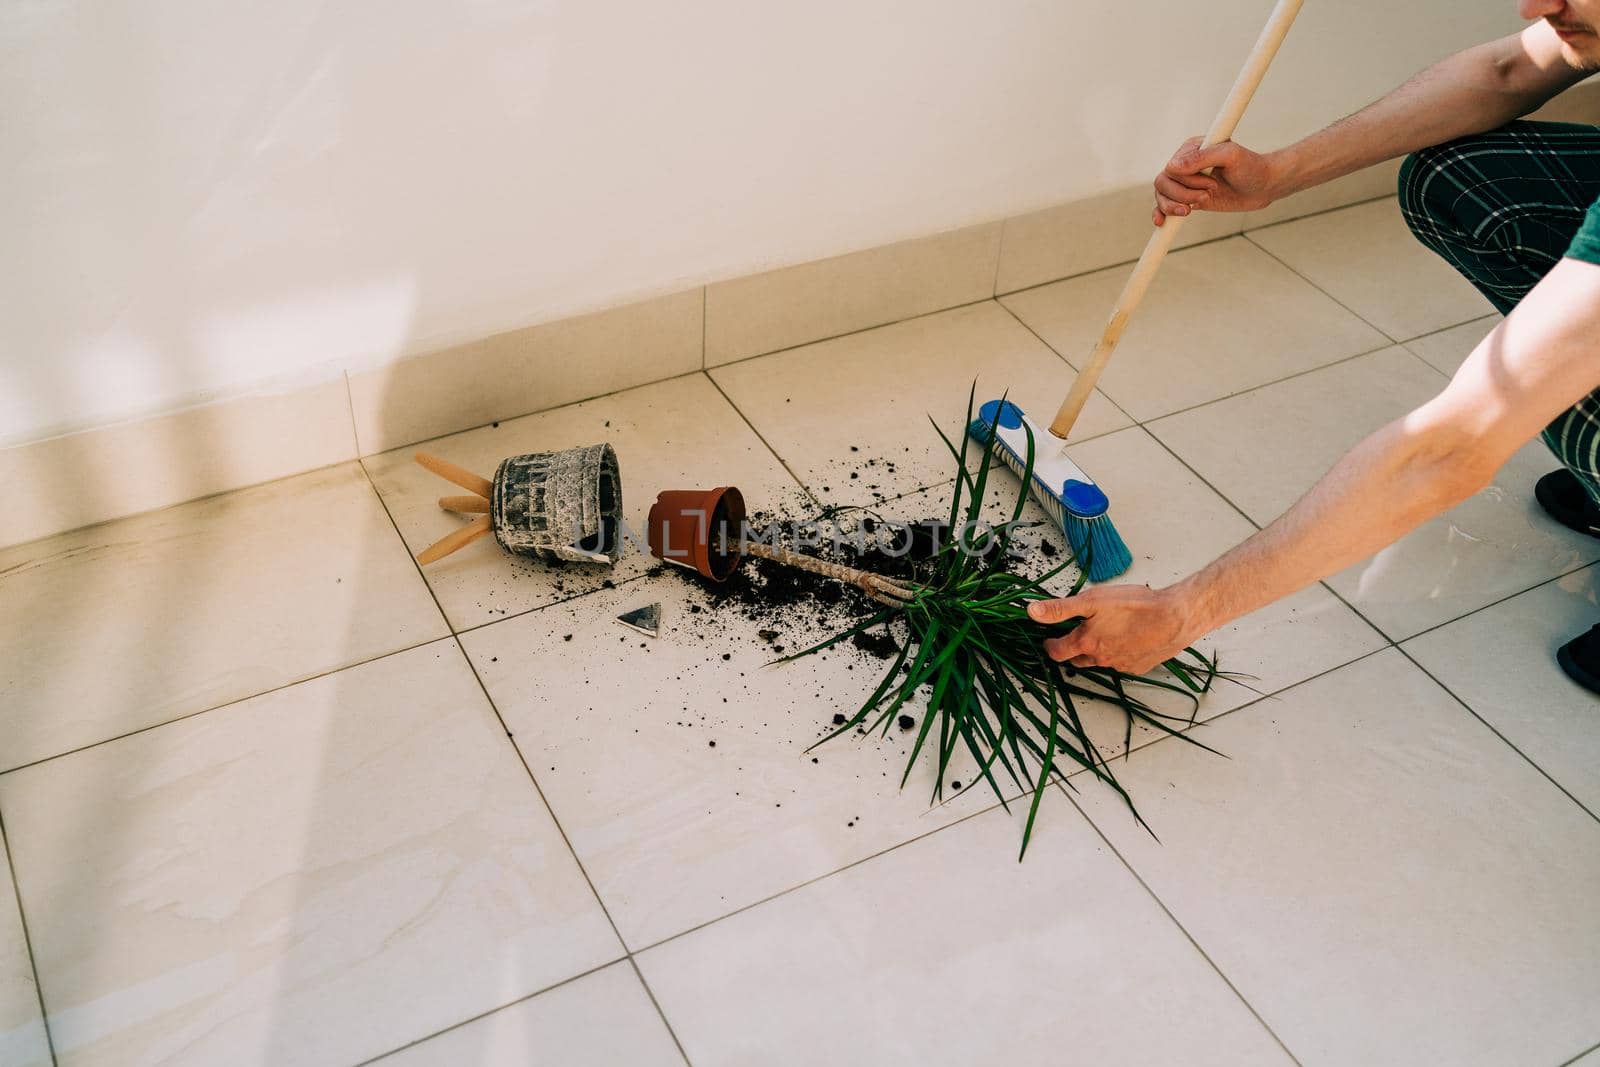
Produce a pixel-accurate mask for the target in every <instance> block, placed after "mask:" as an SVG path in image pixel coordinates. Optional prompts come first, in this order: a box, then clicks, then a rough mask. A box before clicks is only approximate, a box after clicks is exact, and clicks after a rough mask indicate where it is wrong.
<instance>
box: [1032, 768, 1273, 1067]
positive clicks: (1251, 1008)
mask: <svg viewBox="0 0 1600 1067" xmlns="http://www.w3.org/2000/svg"><path fill="white" fill-rule="evenodd" d="M1055 788H1056V790H1057V791H1058V792H1059V793H1061V794H1062V795H1063V796H1065V797H1066V798H1067V803H1069V804H1071V805H1072V807H1073V809H1074V810H1075V811H1077V813H1078V814H1079V815H1080V816H1082V818H1083V821H1084V822H1086V823H1088V824H1089V828H1090V829H1091V830H1093V831H1094V833H1095V836H1096V837H1098V838H1099V839H1100V840H1101V841H1103V842H1105V846H1106V848H1108V849H1110V850H1111V854H1112V855H1113V856H1115V857H1117V861H1118V862H1120V863H1121V864H1122V866H1123V868H1124V869H1125V870H1126V871H1127V872H1128V873H1129V874H1130V875H1132V876H1133V880H1134V881H1136V882H1138V883H1139V888H1141V889H1143V890H1144V891H1145V894H1146V895H1147V896H1149V898H1150V899H1151V900H1152V901H1154V902H1155V905H1156V907H1158V908H1160V909H1161V913H1162V914H1163V915H1165V916H1166V917H1167V919H1168V921H1170V922H1171V923H1172V925H1173V926H1175V927H1177V928H1178V932H1179V933H1181V934H1182V935H1183V936H1184V938H1185V939H1186V940H1187V941H1188V942H1189V944H1191V945H1193V946H1194V950H1195V951H1196V952H1198V953H1199V954H1200V958H1201V959H1203V960H1205V961H1206V964H1207V965H1208V966H1210V968H1211V970H1212V971H1213V972H1214V973H1215V974H1216V976H1217V977H1218V978H1220V979H1222V984H1223V985H1225V986H1227V987H1228V989H1229V990H1230V991H1231V992H1232V993H1233V995H1234V996H1236V997H1238V998H1239V1003H1240V1004H1243V1005H1244V1008H1245V1010H1246V1011H1248V1012H1249V1013H1250V1014H1251V1016H1252V1017H1253V1018H1254V1019H1255V1021H1256V1022H1258V1023H1260V1024H1261V1028H1262V1029H1263V1030H1265V1031H1266V1032H1267V1034H1268V1035H1269V1036H1270V1037H1271V1038H1272V1040H1273V1041H1275V1042H1277V1044H1278V1047H1279V1048H1281V1049H1283V1054H1284V1055H1285V1056H1288V1057H1289V1059H1290V1060H1291V1061H1293V1062H1294V1063H1295V1064H1296V1065H1298V1064H1299V1063H1300V1058H1299V1057H1298V1056H1296V1055H1295V1054H1294V1053H1293V1052H1291V1051H1290V1050H1289V1046H1288V1045H1287V1044H1286V1043H1285V1042H1284V1040H1283V1038H1281V1037H1279V1036H1278V1032H1277V1031H1276V1030H1274V1029H1273V1028H1272V1026H1271V1024H1269V1023H1268V1022H1267V1020H1266V1019H1264V1018H1262V1016H1261V1013H1260V1012H1259V1011H1257V1010H1256V1006H1255V1005H1254V1004H1252V1003H1250V1000H1249V998H1248V997H1246V996H1245V995H1244V993H1243V992H1242V991H1241V990H1240V989H1239V987H1238V986H1236V985H1234V984H1233V979H1231V978H1229V977H1228V975H1227V974H1226V973H1225V972H1224V971H1223V969H1222V968H1221V967H1220V966H1218V964H1217V961H1216V960H1214V959H1212V958H1211V953H1209V952H1207V951H1206V950H1205V948H1204V947H1203V946H1202V945H1201V944H1200V942H1199V940H1198V939H1197V938H1196V937H1195V936H1194V935H1193V934H1191V933H1190V932H1189V928H1188V927H1187V926H1184V925H1183V923H1182V922H1181V921H1179V919H1178V917H1177V916H1176V915H1174V914H1173V913H1172V909H1171V908H1169V907H1167V902H1166V901H1164V900H1162V899H1161V898H1160V897H1159V896H1157V895H1156V891H1155V890H1154V889H1152V888H1150V883H1148V882H1146V881H1145V880H1144V876H1143V875H1141V874H1140V873H1139V872H1138V870H1136V869H1135V868H1134V866H1133V864H1132V863H1130V862H1129V861H1128V858H1127V857H1126V856H1124V855H1123V854H1122V852H1121V850H1119V849H1118V848H1117V846H1116V845H1114V844H1112V843H1111V838H1109V837H1107V836H1106V834H1105V831H1103V830H1101V829H1100V825H1099V824H1098V823H1096V822H1095V821H1094V820H1093V819H1091V818H1090V817H1089V813H1088V812H1086V811H1084V810H1083V808H1082V806H1080V805H1079V804H1078V801H1077V798H1076V797H1074V796H1073V795H1072V794H1071V792H1069V791H1068V790H1066V789H1063V788H1062V787H1061V786H1060V785H1059V784H1057V785H1056V787H1055Z"/></svg>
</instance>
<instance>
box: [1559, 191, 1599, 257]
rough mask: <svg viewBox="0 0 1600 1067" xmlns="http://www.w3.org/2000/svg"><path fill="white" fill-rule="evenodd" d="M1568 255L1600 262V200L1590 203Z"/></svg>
mask: <svg viewBox="0 0 1600 1067" xmlns="http://www.w3.org/2000/svg"><path fill="white" fill-rule="evenodd" d="M1567 256H1568V258H1571V259H1581V260H1583V261H1584V262H1585V263H1600V200H1596V201H1595V202H1594V203H1593V204H1591V205H1590V207H1589V213H1588V214H1587V215H1585V216H1584V217H1583V225H1582V226H1579V227H1578V233H1577V236H1575V237H1573V239H1572V244H1571V245H1570V246H1569V247H1568V248H1567Z"/></svg>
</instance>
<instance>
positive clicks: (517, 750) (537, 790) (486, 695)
mask: <svg viewBox="0 0 1600 1067" xmlns="http://www.w3.org/2000/svg"><path fill="white" fill-rule="evenodd" d="M702 373H704V372H702ZM365 469H366V468H365V466H363V467H362V470H365ZM368 482H369V484H370V483H371V476H370V475H368ZM372 491H373V492H374V493H377V492H378V487H377V485H376V484H373V485H372ZM378 499H379V502H380V503H383V510H384V513H385V514H386V515H388V516H389V522H390V525H392V526H393V527H394V532H395V536H397V537H400V539H401V543H402V544H403V543H404V542H405V538H404V537H403V536H402V535H401V534H400V525H399V523H397V522H395V518H394V515H393V513H391V512H390V511H389V505H388V503H387V502H385V501H383V494H382V493H378ZM412 563H413V565H414V566H416V568H417V575H418V576H419V577H420V578H422V581H423V584H424V585H427V581H428V579H427V576H426V575H424V574H423V573H422V565H421V564H420V563H417V562H416V559H415V558H414V557H413V559H412ZM428 595H429V596H430V597H433V601H434V605H435V607H437V608H438V609H439V614H440V615H441V616H444V614H445V612H444V605H442V604H440V603H439V598H438V597H437V596H435V595H434V592H433V587H432V586H431V585H428ZM445 624H446V625H447V626H448V625H449V619H448V617H446V618H445ZM450 640H451V641H452V642H454V643H455V646H456V650H457V651H458V652H460V653H461V659H462V662H464V663H465V664H466V665H467V669H468V670H469V671H471V672H472V677H473V680H474V681H476V682H477V683H478V689H479V691H480V692H482V693H483V699H484V701H485V702H487V703H488V705H489V710H490V711H491V712H493V713H494V717H495V719H496V721H498V722H499V723H500V729H501V730H502V731H504V732H505V735H506V743H507V744H509V745H510V746H511V751H512V752H513V753H514V754H515V755H516V757H517V761H518V762H519V763H521V764H522V770H523V772H524V773H525V774H526V775H527V776H528V782H529V784H531V785H532V786H533V791H534V795H535V796H537V797H538V798H539V803H540V804H542V805H544V810H545V814H546V815H548V816H549V817H550V823H551V825H553V826H554V827H555V828H556V833H558V834H560V835H561V843H562V844H564V845H565V846H566V847H567V854H568V855H570V856H571V857H572V862H573V864H575V865H576V866H577V868H578V873H579V874H581V875H582V876H583V880H584V883H585V884H586V885H587V886H588V887H589V892H590V894H591V895H592V896H593V897H594V902H595V904H596V906H598V907H599V909H600V914H602V915H604V916H605V918H606V923H607V924H608V925H610V927H611V934H612V936H613V937H615V938H616V939H617V945H618V946H619V947H621V949H622V951H623V954H624V957H625V958H626V959H627V960H628V962H629V964H631V965H632V966H633V973H634V976H635V977H636V978H638V980H639V984H640V985H641V986H643V987H644V991H645V995H646V996H648V997H649V998H650V1003H651V1004H654V1005H655V1008H656V1013H657V1014H658V1015H660V1016H661V1024H662V1025H663V1026H665V1027H666V1028H667V1033H668V1034H669V1035H670V1036H671V1037H672V1042H673V1044H674V1045H676V1046H677V1047H678V1053H679V1055H682V1056H683V1058H684V1062H685V1063H686V1064H687V1063H688V1060H689V1057H688V1054H687V1053H685V1052H684V1051H683V1045H682V1044H681V1043H680V1042H679V1041H678V1035H677V1032H676V1031H675V1030H673V1028H672V1024H671V1023H670V1022H669V1021H668V1020H667V1017H666V1015H665V1014H664V1013H663V1012H662V1011H661V1005H660V1003H659V1002H658V1001H657V1000H656V996H655V992H654V990H652V989H651V988H650V983H648V982H646V981H645V979H644V973H643V972H642V971H640V970H639V967H638V965H637V964H635V963H634V962H633V951H632V950H631V949H630V948H629V947H628V942H627V939H626V938H624V937H623V936H622V930H621V928H620V927H618V926H617V921H616V919H615V918H613V917H612V915H611V909H610V908H608V907H606V902H605V898H604V897H602V896H601V895H600V890H599V888H598V887H596V886H595V884H594V879H593V878H592V877H590V875H589V869H588V868H587V867H585V866H584V863H583V857H581V856H579V855H578V850H577V849H576V848H575V847H573V844H572V838H571V837H570V836H568V834H567V828H566V827H565V826H563V825H561V818H560V816H558V815H557V814H556V810H555V808H554V807H553V806H552V805H551V803H550V799H549V797H547V796H545V792H544V788H543V787H542V786H540V785H539V778H538V776H537V775H536V774H534V773H533V766H532V765H531V764H530V763H529V762H528V757H527V755H526V754H525V753H524V752H523V751H522V746H521V745H519V744H517V741H516V737H515V736H514V734H513V732H512V730H511V726H510V724H509V723H507V722H506V720H505V716H504V715H502V714H501V713H500V706H499V705H498V704H496V703H495V700H494V697H493V696H492V695H491V694H490V692H489V687H488V685H487V684H486V683H485V682H484V680H483V675H482V674H480V673H479V672H478V665H477V664H476V663H475V662H473V659H472V657H471V656H470V655H468V654H467V647H466V645H464V644H462V643H461V636H460V635H459V634H456V633H452V634H451V635H450Z"/></svg>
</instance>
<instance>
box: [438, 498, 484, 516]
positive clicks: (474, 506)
mask: <svg viewBox="0 0 1600 1067" xmlns="http://www.w3.org/2000/svg"><path fill="white" fill-rule="evenodd" d="M439 506H440V507H441V508H444V509H445V510H446V511H459V512H460V513H461V514H463V515H487V514H489V502H488V501H487V500H485V499H483V497H481V496H478V495H477V494H473V495H472V496H442V497H440V498H439Z"/></svg>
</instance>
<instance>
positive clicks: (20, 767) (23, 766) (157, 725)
mask: <svg viewBox="0 0 1600 1067" xmlns="http://www.w3.org/2000/svg"><path fill="white" fill-rule="evenodd" d="M453 636H454V635H453V634H449V633H443V634H440V635H439V636H438V637H430V638H428V639H427V640H425V641H418V642H416V643H414V644H410V645H406V646H405V647H404V648H396V649H392V650H390V651H388V652H380V653H378V654H377V655H375V656H368V657H367V658H366V659H361V660H356V661H355V662H353V663H346V664H342V665H341V666H338V667H329V668H328V669H327V670H325V671H318V672H317V673H316V674H308V675H306V676H305V677H304V678H296V679H294V680H293V681H288V682H284V683H282V684H281V685H275V686H273V687H272V688H270V689H263V690H261V691H260V692H258V693H251V694H250V695H249V696H242V697H234V698H233V699H232V700H225V701H223V702H222V703H220V704H213V705H211V706H210V707H208V708H200V709H199V710H197V711H186V712H184V713H183V714H182V715H178V716H175V717H173V718H171V719H163V720H162V721H161V722H153V723H151V724H150V725H148V726H141V727H139V728H138V729H137V730H129V731H127V732H126V733H120V734H116V735H115V736H113V737H107V738H102V739H101V740H99V741H91V742H89V743H88V744H86V745H79V746H78V747H77V748H69V749H67V750H66V751H64V752H57V753H55V754H54V755H50V756H41V757H40V758H38V759H36V760H32V761H30V762H28V763H19V764H17V765H16V766H15V767H8V768H6V769H5V770H3V771H0V778H4V777H5V776H6V775H8V774H16V773H17V772H18V771H25V770H27V769H28V768H30V767H38V766H40V765H41V764H45V763H51V762H54V761H55V760H59V759H65V758H67V757H68V756H75V755H77V754H78V753H80V752H87V751H89V750H90V749H93V748H99V747H101V746H102V745H110V744H115V743H116V742H118V741H125V740H127V739H128V738H130V737H137V736H139V735H140V734H147V733H149V732H150V731H151V730H159V729H161V728H162V727H163V726H171V725H173V724H174V723H180V722H186V721H187V720H189V719H193V718H197V717H199V716H201V715H209V714H210V713H211V712H214V711H226V710H227V709H228V708H231V707H235V706H237V705H239V704H243V703H245V702H246V701H250V700H255V699H256V698H257V697H264V696H270V695H271V694H273V693H278V692H282V691H283V690H285V689H293V688H294V687H295V686H297V685H305V684H306V683H307V682H315V681H318V680H320V679H322V678H327V677H329V676H331V675H335V674H338V673H339V672H341V671H348V670H354V669H355V668H357V667H365V666H367V665H368V664H370V663H376V662H378V661H379V660H383V659H388V658H389V657H390V656H402V655H404V654H406V653H407V652H415V651H416V650H417V649H419V648H426V647H427V646H428V645H434V644H438V643H439V642H440V641H448V640H449V639H450V638H451V637H453Z"/></svg>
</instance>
